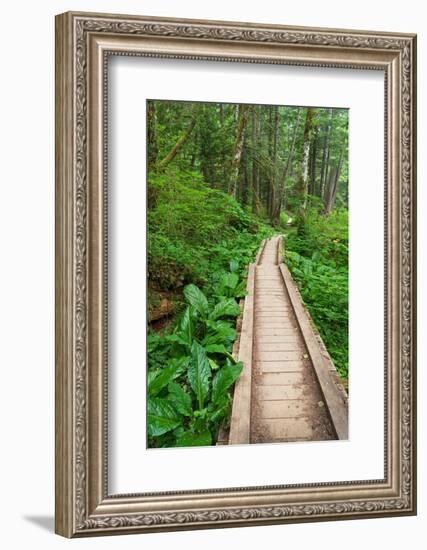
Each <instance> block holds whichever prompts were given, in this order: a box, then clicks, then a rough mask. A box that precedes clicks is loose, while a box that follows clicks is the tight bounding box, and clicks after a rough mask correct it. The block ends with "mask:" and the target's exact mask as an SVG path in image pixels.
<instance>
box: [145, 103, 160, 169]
mask: <svg viewBox="0 0 427 550" xmlns="http://www.w3.org/2000/svg"><path fill="white" fill-rule="evenodd" d="M147 121H148V125H147V126H148V131H147V153H148V154H147V157H148V158H147V164H148V170H152V169H154V168H155V166H156V164H157V156H158V154H159V146H158V143H157V115H156V104H155V102H154V101H147Z"/></svg>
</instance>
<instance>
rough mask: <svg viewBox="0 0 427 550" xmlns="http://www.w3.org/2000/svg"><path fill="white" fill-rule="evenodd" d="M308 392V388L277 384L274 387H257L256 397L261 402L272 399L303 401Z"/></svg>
mask: <svg viewBox="0 0 427 550" xmlns="http://www.w3.org/2000/svg"><path fill="white" fill-rule="evenodd" d="M307 390H308V386H305V385H303V384H301V385H300V386H284V385H279V384H276V385H274V386H257V387H256V389H254V395H256V397H257V398H258V399H260V400H272V399H278V400H282V399H302V398H303V397H304V395H305V393H306V392H307Z"/></svg>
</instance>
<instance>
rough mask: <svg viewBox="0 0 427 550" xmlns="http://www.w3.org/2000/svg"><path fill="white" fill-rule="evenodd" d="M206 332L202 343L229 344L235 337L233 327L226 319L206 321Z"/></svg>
mask: <svg viewBox="0 0 427 550" xmlns="http://www.w3.org/2000/svg"><path fill="white" fill-rule="evenodd" d="M206 325H207V327H208V334H207V335H206V336H205V338H204V339H203V342H202V343H203V345H208V344H224V345H227V344H231V343H232V342H234V340H235V339H236V331H235V329H234V328H233V327H232V326H231V325H230V324H229V323H227V322H226V321H206Z"/></svg>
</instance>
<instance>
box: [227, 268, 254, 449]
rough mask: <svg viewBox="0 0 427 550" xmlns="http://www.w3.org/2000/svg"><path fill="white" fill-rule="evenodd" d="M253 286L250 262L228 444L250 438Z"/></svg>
mask: <svg viewBox="0 0 427 550" xmlns="http://www.w3.org/2000/svg"><path fill="white" fill-rule="evenodd" d="M254 286H255V265H254V264H250V265H249V270H248V280H247V284H246V290H247V296H246V298H245V305H244V308H243V318H242V331H241V333H240V345H239V361H242V362H243V365H244V367H243V371H242V373H241V375H240V377H239V378H238V380H237V382H236V385H235V387H234V397H233V406H232V411H231V420H230V438H229V443H230V445H238V444H244V443H249V438H250V418H251V387H252V346H253V315H254Z"/></svg>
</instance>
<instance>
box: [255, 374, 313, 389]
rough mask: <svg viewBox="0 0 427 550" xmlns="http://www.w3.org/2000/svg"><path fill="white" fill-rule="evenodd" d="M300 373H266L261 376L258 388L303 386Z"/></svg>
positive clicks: (302, 378)
mask: <svg viewBox="0 0 427 550" xmlns="http://www.w3.org/2000/svg"><path fill="white" fill-rule="evenodd" d="M303 383H304V377H303V375H302V373H301V372H266V373H264V374H262V375H261V380H260V384H259V385H260V386H276V385H280V386H295V385H296V384H303Z"/></svg>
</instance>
